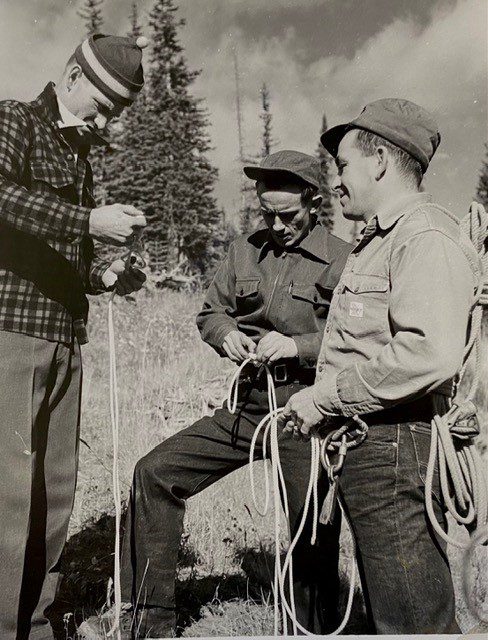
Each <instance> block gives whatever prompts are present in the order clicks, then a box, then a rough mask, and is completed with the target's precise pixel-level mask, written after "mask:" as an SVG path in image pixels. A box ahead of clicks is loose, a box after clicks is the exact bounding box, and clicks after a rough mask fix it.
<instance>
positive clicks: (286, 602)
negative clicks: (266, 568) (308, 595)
mask: <svg viewBox="0 0 488 640" xmlns="http://www.w3.org/2000/svg"><path fill="white" fill-rule="evenodd" d="M254 361H255V356H254V354H250V357H249V358H247V359H246V360H244V361H243V362H242V364H241V365H240V366H239V367H238V368H237V370H236V371H235V373H234V375H233V377H232V380H231V383H230V387H229V393H228V397H227V409H228V410H229V412H230V413H235V412H236V409H237V403H238V396H239V382H240V376H241V373H242V371H243V369H244V368H245V367H246V366H248V365H249V364H250V363H252V362H254ZM260 366H262V367H263V368H264V370H265V372H266V380H267V391H268V408H269V412H268V414H267V415H266V416H265V417H264V418H263V419H262V420H261V421H260V422H259V424H258V425H257V427H256V429H255V431H254V434H253V437H252V440H251V445H250V450H249V476H250V483H251V492H252V497H253V502H254V506H255V508H256V511H257V512H258V513H259V514H260V515H261V516H264V515H266V513H267V511H268V508H269V502H270V481H269V471H268V467H267V465H265V467H264V493H265V498H264V506H261V505H260V503H259V500H258V498H257V492H256V480H255V476H254V465H253V462H254V453H255V449H256V443H257V440H258V438H259V436H260V434H261V432H263V435H262V438H263V445H262V450H263V459H264V460H266V457H267V448H268V441H269V452H270V461H271V474H272V484H273V498H274V535H275V571H274V582H273V600H274V635H275V636H278V635H279V613H280V609H281V615H282V621H283V635H285V636H286V635H288V630H287V626H288V622H287V620H288V619H289V620H290V622H291V625H292V630H293V635H294V636H296V635H298V630H300V631H301V632H302V633H303V634H305V635H307V636H314V635H316V634H313V633H311V632H310V631H308V629H306V628H305V627H304V626H303V625H301V624H300V622H299V621H298V620H297V616H296V608H295V598H294V588H293V550H294V549H295V547H296V545H297V543H298V540H299V539H300V536H301V535H302V533H303V529H304V528H305V524H306V521H307V518H308V516H309V512H310V508H312V533H311V539H310V544H312V545H313V544H315V543H316V538H317V527H318V522H319V503H318V483H319V476H320V465H321V463H322V466H323V467H324V468H325V469H326V470H327V473H328V476H329V481H330V483H331V484H330V489H329V494H328V497H329V496H331V498H330V499H329V501H330V503H331V504H330V508H331V510H332V509H333V504H334V503H335V499H336V498H337V502H338V504H339V506H340V508H341V511H342V514H343V516H344V520H345V522H346V523H347V526H348V528H349V530H350V533H351V538H352V541H353V554H352V559H351V573H350V583H349V594H348V599H347V604H346V611H345V614H344V617H343V620H342V622H341V624H340V625H339V626H338V627H337V629H336V630H335V631H333V632H331V634H330V635H335V634H338V633H341V631H343V629H344V628H345V626H346V625H347V623H348V621H349V617H350V614H351V610H352V603H353V599H354V590H355V586H356V564H355V555H356V553H355V541H354V535H353V532H352V527H351V523H350V522H349V518H348V517H347V514H346V512H345V510H344V508H343V505H342V502H341V499H340V497H339V495H337V474H338V473H339V471H340V469H341V467H342V462H343V460H344V457H345V454H346V451H347V449H348V448H350V447H352V446H357V445H358V444H360V442H362V441H363V440H364V438H365V437H366V431H367V426H366V425H365V423H364V422H363V421H362V420H359V418H356V419H355V421H356V423H359V427H358V429H357V432H356V433H355V429H354V426H355V425H354V421H352V420H351V421H348V422H347V423H346V424H344V425H343V426H342V427H341V428H340V429H338V430H337V431H334V432H331V433H329V434H328V436H327V437H326V438H324V439H320V438H319V437H318V436H317V435H313V436H312V438H311V441H310V476H309V481H308V486H307V492H306V496H305V501H304V505H303V511H302V517H301V520H300V524H299V525H298V527H297V530H296V533H295V535H294V536H293V538H292V540H291V542H290V545H289V547H288V551H287V554H286V556H285V560H284V562H283V564H282V563H281V554H280V534H281V527H280V504H282V505H283V511H284V513H285V516H286V519H287V521H288V522H289V507H288V496H287V491H286V485H285V480H284V475H283V469H282V466H281V462H280V452H279V442H278V440H279V434H278V416H279V415H280V413H281V412H282V410H283V408H282V407H278V406H277V401H276V389H275V385H274V381H273V376H272V374H271V371H270V369H269V367H268V366H267V365H266V364H263V365H260ZM348 434H349V435H348ZM334 449H338V450H339V459H338V462H337V464H336V465H332V464H331V463H330V460H329V458H328V455H327V450H334ZM280 496H281V501H280ZM326 502H327V499H326ZM329 518H330V520H331V519H332V513H329ZM287 578H288V580H287ZM287 582H288V594H289V595H287V593H286V584H287Z"/></svg>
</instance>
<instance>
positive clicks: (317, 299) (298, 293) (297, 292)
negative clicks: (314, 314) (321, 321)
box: [290, 283, 330, 307]
mask: <svg viewBox="0 0 488 640" xmlns="http://www.w3.org/2000/svg"><path fill="white" fill-rule="evenodd" d="M290 294H291V297H292V298H295V299H296V300H304V301H305V302H309V303H310V304H312V305H317V306H318V307H320V306H327V307H328V306H329V304H330V302H329V298H328V295H327V291H326V290H320V289H318V288H317V287H316V286H314V285H311V284H295V283H292V284H291V285H290Z"/></svg>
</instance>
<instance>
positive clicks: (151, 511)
mask: <svg viewBox="0 0 488 640" xmlns="http://www.w3.org/2000/svg"><path fill="white" fill-rule="evenodd" d="M235 422H236V417H235V416H233V415H231V414H229V412H228V411H227V410H225V409H219V410H217V411H216V412H215V414H214V415H213V416H211V417H210V416H207V417H204V418H202V419H201V420H199V421H198V422H196V423H195V424H193V425H192V426H191V427H188V428H187V429H184V430H183V431H180V432H179V433H176V434H175V435H174V436H172V437H171V438H169V439H168V440H165V441H164V442H162V443H161V444H160V445H158V446H157V447H155V448H154V449H153V450H152V451H151V452H150V453H148V454H147V455H146V456H145V457H144V458H142V459H141V460H140V461H139V462H138V463H137V465H136V468H135V472H134V481H133V486H132V490H131V500H130V507H129V513H128V520H127V524H126V534H125V537H124V549H123V561H122V566H123V570H122V588H123V599H124V600H126V601H128V602H130V601H131V600H132V601H133V603H135V604H139V605H144V606H152V607H165V608H169V609H174V586H175V585H174V582H175V572H176V565H177V559H178V549H179V545H180V538H181V534H182V531H183V516H184V512H185V501H186V499H187V498H189V497H191V496H193V495H195V494H197V493H198V492H200V491H202V490H203V489H205V488H206V487H208V486H210V485H211V484H213V483H214V482H216V481H217V480H219V479H220V478H222V477H224V476H225V475H227V474H228V473H230V472H232V471H233V470H235V469H238V468H239V467H241V466H243V465H244V464H246V463H247V462H248V457H249V444H250V441H251V438H252V434H253V432H254V428H255V427H254V424H252V423H251V422H250V421H249V420H248V419H247V418H246V417H244V416H241V417H240V420H239V429H238V434H237V437H236V429H235Z"/></svg>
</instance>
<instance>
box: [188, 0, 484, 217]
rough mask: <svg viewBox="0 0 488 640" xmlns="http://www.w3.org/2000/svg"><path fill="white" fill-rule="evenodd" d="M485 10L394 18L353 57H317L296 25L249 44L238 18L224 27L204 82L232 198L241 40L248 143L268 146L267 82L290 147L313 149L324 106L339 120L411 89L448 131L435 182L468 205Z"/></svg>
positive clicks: (472, 1) (475, 159)
mask: <svg viewBox="0 0 488 640" xmlns="http://www.w3.org/2000/svg"><path fill="white" fill-rule="evenodd" d="M485 15H486V10H485V8H484V6H482V3H480V2H479V1H477V0H459V1H458V2H457V3H456V4H455V5H454V6H449V7H448V8H446V7H444V8H437V9H436V11H435V13H434V14H433V16H432V20H431V21H430V22H429V24H428V26H425V27H420V26H419V25H418V24H416V23H415V22H414V21H413V20H412V19H403V20H394V21H393V22H391V23H390V24H388V25H386V26H384V27H383V28H382V29H381V30H379V31H378V33H376V34H375V35H374V37H371V38H370V39H369V40H368V41H367V42H365V43H364V44H363V45H362V46H361V47H359V48H358V49H357V50H354V47H353V43H352V45H351V55H350V57H345V56H328V57H322V58H320V59H318V60H315V61H314V62H312V63H311V64H305V63H304V62H302V58H301V56H299V55H297V51H296V46H295V44H296V31H295V28H292V27H290V28H288V29H287V30H286V31H284V32H282V33H280V34H279V35H276V36H275V37H273V38H266V39H256V40H255V41H254V42H253V43H252V46H249V45H248V44H247V38H244V37H243V34H242V33H241V32H240V30H239V25H238V24H237V23H236V24H235V28H232V29H231V30H230V33H231V36H229V35H228V34H222V36H221V38H220V41H219V42H217V43H215V44H214V50H213V51H214V52H213V54H211V55H209V56H207V57H205V58H204V59H203V64H202V67H203V74H202V76H201V78H200V80H199V81H198V85H197V88H198V92H199V93H200V95H202V96H205V97H206V98H207V104H208V107H209V110H210V113H211V121H212V123H213V127H212V139H213V143H214V145H215V146H216V150H215V152H214V159H215V162H216V163H217V164H218V165H219V167H220V169H221V172H222V176H223V178H224V179H223V181H222V184H221V189H220V193H221V195H222V197H223V199H224V201H225V202H226V203H231V202H232V196H231V192H232V190H236V191H237V190H238V186H239V177H238V174H237V164H236V163H235V159H236V157H237V153H238V145H237V133H236V114H235V87H234V79H233V62H232V55H231V51H232V47H233V46H236V47H237V49H238V51H239V60H240V67H241V73H240V83H241V88H242V98H243V100H244V106H243V114H244V125H245V133H246V139H247V148H248V150H251V149H252V148H254V149H256V148H258V147H259V136H260V131H261V122H260V120H259V88H260V86H261V83H262V82H266V83H267V84H268V87H269V89H270V92H271V100H272V113H273V127H274V135H275V137H276V138H278V139H279V140H280V146H281V147H282V148H284V147H288V148H290V147H292V148H297V149H301V150H303V151H308V152H311V153H313V152H314V150H315V149H316V146H317V143H318V133H319V127H320V121H321V117H322V113H323V112H324V111H325V112H326V114H327V117H328V121H329V123H330V124H335V123H337V122H340V121H344V120H347V119H349V118H352V117H354V116H355V115H357V114H358V113H359V111H360V110H361V108H362V106H364V104H365V103H367V102H369V101H371V100H375V99H377V98H380V97H388V96H399V97H405V98H408V99H411V100H414V101H417V102H418V103H420V104H422V105H423V106H425V107H427V108H429V109H431V110H432V111H433V112H434V113H435V114H436V117H437V119H438V122H439V125H440V129H441V131H442V134H443V142H442V146H441V150H440V153H439V154H438V156H436V157H435V158H434V161H433V163H432V166H431V171H430V172H429V173H430V177H429V179H428V181H427V187H428V188H429V189H431V190H432V191H433V193H434V195H435V196H436V198H438V199H439V200H440V201H441V202H442V203H444V204H445V205H446V206H452V207H454V209H456V210H461V209H462V210H463V211H464V209H465V208H466V206H467V204H468V202H469V201H470V199H471V197H472V195H473V193H474V190H475V185H476V181H477V173H478V167H479V166H480V162H481V158H482V157H483V153H484V149H483V142H484V140H485V137H486V72H487V61H486V42H487V38H486V33H485V31H484V25H485V24H486V19H485ZM191 46H192V45H191V43H190V44H189V48H190V49H191ZM232 171H234V174H233V173H232ZM233 175H234V177H232V176H233Z"/></svg>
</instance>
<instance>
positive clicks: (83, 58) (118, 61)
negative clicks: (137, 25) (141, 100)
mask: <svg viewBox="0 0 488 640" xmlns="http://www.w3.org/2000/svg"><path fill="white" fill-rule="evenodd" d="M148 44H149V42H148V40H147V38H145V37H144V36H139V37H138V38H128V37H122V36H110V35H103V34H101V33H97V34H94V35H92V36H90V37H89V38H87V39H86V40H84V41H83V42H82V43H81V44H80V45H79V47H77V49H76V51H75V58H76V61H77V62H78V64H79V65H80V67H81V69H82V70H83V73H84V74H85V75H86V77H87V78H88V80H89V81H90V82H91V83H92V84H93V85H95V87H97V89H100V91H101V92H102V93H103V94H104V95H106V96H107V97H108V98H110V100H113V101H114V102H115V103H116V104H122V105H124V106H127V105H129V104H131V103H132V102H133V101H134V100H135V99H136V97H137V94H138V93H139V91H140V90H141V89H142V87H143V86H144V74H143V70H142V64H141V61H142V49H145V48H146V47H147V45H148Z"/></svg>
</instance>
